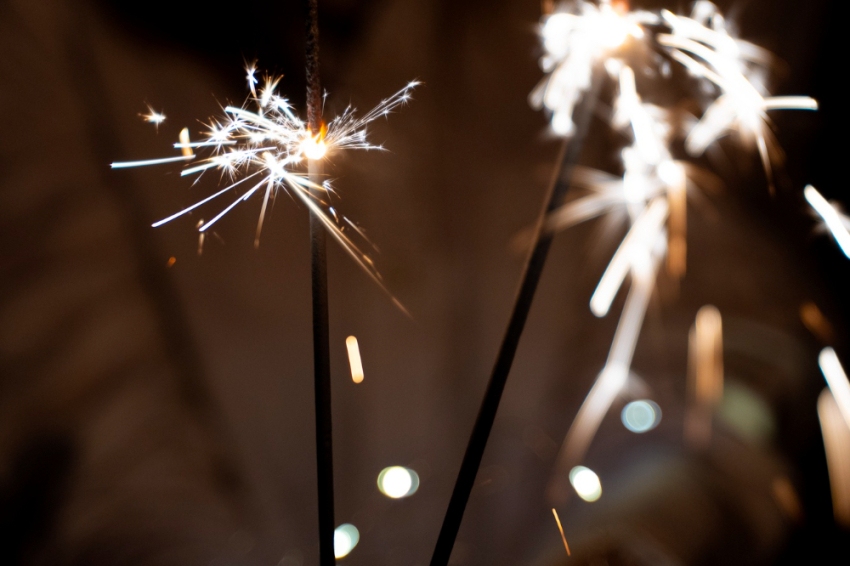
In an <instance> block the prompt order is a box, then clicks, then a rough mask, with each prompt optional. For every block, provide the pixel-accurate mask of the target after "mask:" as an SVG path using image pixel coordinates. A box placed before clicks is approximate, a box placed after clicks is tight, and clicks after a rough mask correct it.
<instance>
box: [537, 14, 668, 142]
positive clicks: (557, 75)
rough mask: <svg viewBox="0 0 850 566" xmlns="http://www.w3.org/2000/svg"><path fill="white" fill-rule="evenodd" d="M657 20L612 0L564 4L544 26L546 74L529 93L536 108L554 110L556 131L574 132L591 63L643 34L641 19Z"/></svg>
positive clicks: (570, 133) (553, 118)
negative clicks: (625, 7) (578, 105)
mask: <svg viewBox="0 0 850 566" xmlns="http://www.w3.org/2000/svg"><path fill="white" fill-rule="evenodd" d="M647 18H651V19H655V18H654V17H652V16H651V15H650V14H648V13H647V12H626V11H625V10H623V9H622V7H621V5H620V4H617V5H616V6H615V5H612V3H611V2H610V1H608V0H601V1H600V2H599V4H598V5H597V4H594V3H592V2H584V1H582V0H578V1H577V2H574V3H573V2H571V3H561V4H559V5H558V6H557V7H556V8H555V10H554V12H553V13H551V14H548V15H546V16H545V17H544V21H543V24H542V25H541V26H540V37H541V39H542V41H543V48H544V51H545V53H544V55H543V57H541V59H540V66H541V68H542V69H543V71H544V72H545V73H548V76H547V77H546V78H545V79H544V80H543V81H542V82H541V83H540V84H539V85H538V86H537V88H535V89H534V91H533V92H532V93H531V96H530V102H531V104H532V106H534V107H536V108H546V109H547V110H549V111H550V112H552V130H553V131H554V132H555V133H556V134H558V135H562V136H569V135H572V133H573V130H574V128H575V124H574V123H573V120H572V115H573V109H574V108H575V106H576V104H577V103H578V100H579V99H580V98H581V96H582V95H583V94H584V93H585V92H586V91H587V90H588V89H589V88H590V81H591V75H592V70H593V66H594V65H595V64H596V63H597V61H599V60H600V59H601V58H603V57H605V56H606V55H608V54H609V53H611V52H613V51H615V50H617V49H618V48H619V47H621V46H622V45H623V44H624V43H625V42H626V41H627V40H628V39H629V38H630V37H637V38H640V37H643V34H644V32H643V29H642V28H641V27H640V25H638V24H639V22H641V21H644V20H646V19H647Z"/></svg>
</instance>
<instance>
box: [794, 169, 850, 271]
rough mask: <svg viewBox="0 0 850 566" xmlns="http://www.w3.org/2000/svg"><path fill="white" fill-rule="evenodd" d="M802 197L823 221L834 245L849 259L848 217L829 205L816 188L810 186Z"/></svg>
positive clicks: (849, 220) (849, 222) (833, 205)
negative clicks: (833, 239) (833, 240)
mask: <svg viewBox="0 0 850 566" xmlns="http://www.w3.org/2000/svg"><path fill="white" fill-rule="evenodd" d="M803 196H805V197H806V200H807V201H808V202H809V204H810V205H811V207H812V208H813V209H814V211H815V212H817V213H818V215H819V216H820V217H821V218H822V219H823V222H824V224H825V225H826V228H827V230H829V233H830V234H832V237H833V238H835V243H837V244H838V247H839V248H841V251H842V252H844V255H846V256H847V257H848V258H850V231H848V229H850V217H848V216H846V215H844V214H842V213H841V212H839V211H838V208H837V206H836V205H835V204H833V203H830V202H829V201H827V200H826V199H825V198H823V195H821V194H820V193H819V192H818V190H817V189H816V188H814V187H813V186H811V185H808V186H806V188H805V189H804V190H803Z"/></svg>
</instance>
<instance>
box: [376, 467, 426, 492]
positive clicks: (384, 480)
mask: <svg viewBox="0 0 850 566" xmlns="http://www.w3.org/2000/svg"><path fill="white" fill-rule="evenodd" d="M378 489H379V490H381V493H383V494H384V495H386V496H387V497H390V498H392V499H401V498H402V497H409V496H411V495H413V494H414V493H416V490H417V489H419V474H417V473H416V472H414V471H413V470H411V469H410V468H405V467H403V466H390V467H389V468H384V469H383V470H381V473H380V474H378Z"/></svg>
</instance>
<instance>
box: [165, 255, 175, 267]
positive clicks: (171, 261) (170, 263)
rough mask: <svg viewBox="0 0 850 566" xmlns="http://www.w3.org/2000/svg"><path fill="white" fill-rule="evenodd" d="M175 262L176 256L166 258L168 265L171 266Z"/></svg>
mask: <svg viewBox="0 0 850 566" xmlns="http://www.w3.org/2000/svg"><path fill="white" fill-rule="evenodd" d="M175 263H177V258H176V257H174V256H171V257H170V258H168V264H167V265H168V267H172V266H173V265H174V264H175Z"/></svg>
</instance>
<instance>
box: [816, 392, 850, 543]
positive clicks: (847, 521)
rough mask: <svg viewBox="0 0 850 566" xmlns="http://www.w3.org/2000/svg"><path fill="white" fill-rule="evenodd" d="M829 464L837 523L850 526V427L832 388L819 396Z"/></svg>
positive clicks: (819, 413)
mask: <svg viewBox="0 0 850 566" xmlns="http://www.w3.org/2000/svg"><path fill="white" fill-rule="evenodd" d="M818 418H819V420H820V427H821V433H822V435H823V444H824V449H825V451H826V465H827V470H828V471H829V485H830V488H831V491H832V511H833V514H834V516H835V522H836V523H839V524H841V525H843V526H845V527H850V451H848V450H847V447H848V446H850V426H848V424H847V421H846V419H845V417H844V416H843V415H842V411H841V408H840V406H839V404H838V403H837V402H836V399H835V397H834V396H833V394H832V393H830V391H829V389H824V390H823V391H822V392H821V394H820V397H818Z"/></svg>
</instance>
